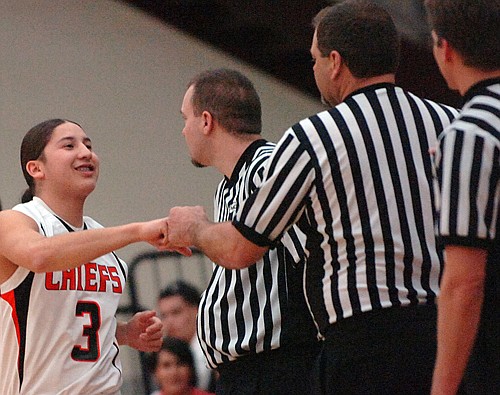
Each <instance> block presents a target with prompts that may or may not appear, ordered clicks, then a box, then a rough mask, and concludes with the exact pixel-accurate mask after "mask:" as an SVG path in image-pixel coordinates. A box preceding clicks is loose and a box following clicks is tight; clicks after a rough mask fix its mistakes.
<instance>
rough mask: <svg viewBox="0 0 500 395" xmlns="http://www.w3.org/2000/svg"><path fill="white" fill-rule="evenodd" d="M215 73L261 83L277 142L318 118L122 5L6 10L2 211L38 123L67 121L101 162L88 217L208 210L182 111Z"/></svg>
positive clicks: (92, 2) (86, 1) (43, 0)
mask: <svg viewBox="0 0 500 395" xmlns="http://www.w3.org/2000/svg"><path fill="white" fill-rule="evenodd" d="M215 67H231V68H236V69H238V70H240V71H242V72H244V73H245V74H246V75H248V76H249V77H250V79H251V80H252V81H253V82H254V84H255V86H256V88H257V91H258V92H259V94H260V96H261V100H262V106H263V124H264V131H263V135H264V137H266V138H268V139H269V140H272V141H277V139H278V138H279V136H280V135H281V134H282V133H283V131H284V130H285V129H286V128H287V127H289V126H290V125H291V124H293V123H294V122H296V121H298V120H299V119H301V118H303V117H306V116H308V115H310V114H312V113H314V112H316V111H318V110H319V109H321V106H320V104H319V101H318V100H312V99H311V98H309V97H306V96H304V95H302V94H300V93H299V92H297V91H295V90H293V89H291V88H289V87H287V86H284V85H282V84H280V83H279V82H278V81H276V80H274V79H273V78H271V77H269V76H267V75H265V74H263V73H261V72H258V71H256V70H253V69H251V68H249V66H247V65H245V64H242V63H240V62H238V61H237V60H235V59H233V58H231V57H228V56H226V55H224V54H223V53H221V52H218V51H216V50H214V49H213V48H210V47H207V46H206V45H204V44H202V43H201V42H198V41H195V40H193V39H192V38H190V37H188V36H186V35H185V34H183V33H181V32H179V31H177V30H175V29H173V28H170V27H168V26H165V25H164V24H163V23H161V22H160V21H158V20H156V19H154V18H152V17H150V16H148V15H146V14H144V13H142V12H140V11H138V10H136V9H133V8H130V7H128V6H126V5H124V4H122V3H120V2H117V1H112V0H82V1H77V0H36V1H34V0H0V95H1V96H0V97H1V99H0V169H1V172H0V199H1V201H2V204H3V207H4V209H5V208H9V207H12V206H13V205H15V204H16V203H18V201H19V199H20V196H21V194H22V192H23V191H24V189H25V188H26V186H25V182H24V179H23V176H22V172H21V169H20V166H19V146H20V143H21V140H22V137H23V136H24V134H25V133H26V131H27V130H28V129H29V128H31V127H32V126H33V125H35V124H37V123H39V122H41V121H43V120H46V119H49V118H56V117H57V118H59V117H61V118H68V119H71V120H75V121H77V122H79V123H80V124H81V125H82V126H83V127H84V129H85V130H86V132H87V133H88V134H89V135H90V136H91V138H92V140H93V144H94V148H95V150H96V151H97V153H98V154H99V156H100V158H101V178H100V180H99V186H98V188H97V189H96V191H95V192H94V193H93V195H92V196H91V197H90V198H89V200H88V204H87V206H86V213H87V214H88V215H91V216H92V217H94V218H96V219H97V220H99V221H100V222H101V223H103V224H104V225H107V226H111V225H116V224H120V223H124V222H129V221H139V220H146V219H151V218H155V217H159V216H165V215H166V214H167V212H168V209H169V208H170V207H171V206H174V205H193V204H200V205H203V206H205V207H207V209H208V210H209V212H211V210H212V194H213V190H214V187H215V185H216V183H217V182H218V181H219V179H220V176H219V175H218V174H217V173H216V172H215V171H214V170H213V169H195V168H194V167H193V166H192V165H191V163H190V159H189V157H188V155H187V150H186V149H185V143H184V139H183V137H182V135H181V129H182V125H183V122H182V118H181V116H180V112H179V110H180V105H181V101H182V97H183V95H184V90H185V86H186V83H187V82H188V80H189V79H190V78H191V77H192V76H193V75H194V74H195V73H197V72H199V71H202V70H204V69H207V68H215ZM290 67H293V65H290ZM148 250H149V246H148V245H147V244H139V245H134V246H131V247H127V248H124V249H122V250H120V251H119V254H120V255H121V256H122V257H123V258H124V259H126V260H130V259H132V258H133V257H134V256H136V254H138V253H140V252H143V251H148ZM127 355H128V354H127V352H126V353H125V358H127ZM131 358H132V359H133V358H134V357H131ZM134 361H135V360H134ZM125 362H126V363H125V365H126V375H125V376H126V380H127V383H128V384H127V385H129V387H127V386H126V387H125V388H124V395H126V394H127V393H131V394H132V393H134V392H133V390H129V392H126V391H127V390H126V388H131V387H130V382H132V381H134V380H136V379H137V375H138V372H137V371H134V369H135V366H134V365H136V363H135V362H133V363H127V361H125Z"/></svg>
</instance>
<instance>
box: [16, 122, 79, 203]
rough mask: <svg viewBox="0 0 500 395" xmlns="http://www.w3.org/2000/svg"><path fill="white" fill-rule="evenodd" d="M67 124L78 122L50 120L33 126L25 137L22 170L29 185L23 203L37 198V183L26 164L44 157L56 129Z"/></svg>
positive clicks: (22, 146) (22, 199)
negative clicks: (34, 197)
mask: <svg viewBox="0 0 500 395" xmlns="http://www.w3.org/2000/svg"><path fill="white" fill-rule="evenodd" d="M66 122H71V123H74V124H77V123H76V122H73V121H68V120H66V119H59V118H56V119H49V120H47V121H44V122H41V123H39V124H38V125H35V126H33V127H32V128H31V129H30V130H29V131H28V132H27V133H26V135H25V136H24V138H23V142H22V143H21V169H22V171H23V175H24V179H25V180H26V183H27V184H28V189H27V190H26V191H25V192H24V194H23V196H22V198H21V201H22V202H23V203H26V202H29V201H30V200H32V199H33V196H35V181H34V180H33V177H31V175H30V174H29V173H28V171H27V170H26V164H27V163H28V162H29V161H30V160H36V159H39V158H40V157H41V156H42V154H43V150H44V149H45V146H46V145H47V143H48V142H49V140H50V138H51V136H52V133H53V132H54V129H55V128H56V127H58V126H59V125H62V124H63V123H66ZM77 125H78V124H77Z"/></svg>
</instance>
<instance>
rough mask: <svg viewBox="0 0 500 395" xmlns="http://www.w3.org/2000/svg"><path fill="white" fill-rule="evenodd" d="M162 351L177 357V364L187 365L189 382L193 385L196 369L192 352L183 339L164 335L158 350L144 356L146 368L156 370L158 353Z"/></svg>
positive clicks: (152, 371) (194, 383)
mask: <svg viewBox="0 0 500 395" xmlns="http://www.w3.org/2000/svg"><path fill="white" fill-rule="evenodd" d="M162 351H168V352H171V353H172V354H174V355H175V356H176V357H177V359H178V360H179V364H181V365H186V366H189V368H190V370H191V380H190V384H191V386H193V387H194V386H196V381H197V380H196V377H197V376H196V369H195V367H194V359H193V354H192V353H191V348H190V347H189V344H188V343H186V342H185V341H184V340H181V339H177V338H174V337H164V338H163V344H162V345H161V348H160V351H158V352H155V353H151V354H149V355H148V357H147V358H146V361H147V362H146V363H147V366H148V370H149V371H150V372H151V373H154V371H155V370H156V365H157V364H158V354H159V353H160V352H162Z"/></svg>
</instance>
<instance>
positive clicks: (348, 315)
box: [168, 0, 457, 394]
mask: <svg viewBox="0 0 500 395" xmlns="http://www.w3.org/2000/svg"><path fill="white" fill-rule="evenodd" d="M314 27H315V31H314V36H313V40H312V45H311V55H312V58H313V62H314V67H313V69H314V75H315V79H316V84H317V86H318V88H319V91H320V92H321V95H322V97H323V99H324V101H325V102H326V103H328V104H329V105H330V106H331V108H330V109H329V110H327V111H324V112H320V113H319V114H316V115H313V116H311V117H309V118H307V119H304V120H302V121H300V122H299V123H297V124H295V125H293V126H292V127H291V128H290V129H288V130H287V131H286V132H285V134H284V136H283V137H282V139H281V140H280V141H279V142H278V144H277V146H276V148H275V150H274V152H273V154H272V156H271V158H270V160H269V164H268V165H267V166H266V174H265V181H264V182H263V183H262V184H261V185H260V187H259V189H258V190H257V191H256V192H255V193H254V194H252V195H251V196H250V197H249V198H248V199H247V200H246V202H245V204H244V205H243V206H242V207H241V208H240V210H239V211H238V213H237V215H236V216H235V218H234V220H233V221H232V222H224V223H221V224H214V223H210V222H209V221H208V220H207V217H206V215H205V213H204V211H203V209H201V208H200V207H195V208H173V209H172V210H171V211H170V215H169V219H168V222H169V244H170V246H171V247H174V246H191V245H195V246H197V247H198V248H200V249H201V250H203V251H204V252H205V253H206V254H207V255H208V256H210V257H211V258H212V259H213V260H214V261H215V262H217V263H218V264H220V265H222V266H229V267H232V268H241V267H245V266H247V265H249V264H250V263H251V262H254V261H255V260H257V259H259V258H260V257H261V256H262V254H264V253H265V252H266V251H267V250H268V248H269V247H270V246H272V245H274V244H275V243H276V242H278V241H279V240H280V238H281V237H282V235H283V234H284V232H285V231H286V230H287V229H288V228H289V227H290V226H291V225H292V224H294V223H297V224H298V226H299V227H300V229H301V230H302V231H303V232H304V233H305V234H306V237H307V240H306V266H305V284H304V288H305V292H306V297H307V301H308V304H309V307H310V309H311V312H312V314H313V316H314V320H315V323H316V325H317V327H318V328H319V331H320V333H321V336H322V337H323V339H324V341H323V349H322V352H321V355H320V360H319V368H318V371H317V377H318V379H319V388H318V389H317V390H316V393H323V394H368V393H369V394H426V393H427V394H428V393H429V391H430V387H431V380H432V370H433V364H434V358H435V347H436V338H435V336H436V334H435V331H436V306H435V302H436V296H437V294H438V291H439V287H438V282H439V275H440V272H441V264H442V260H441V253H440V251H439V250H438V248H437V246H436V239H435V236H434V226H433V225H434V223H433V222H434V207H433V194H434V191H433V188H432V170H431V160H430V156H429V148H430V147H434V146H435V144H436V141H437V136H438V134H439V133H440V132H441V131H442V130H443V128H444V127H446V126H448V125H449V124H450V122H451V121H452V119H453V118H454V117H455V116H456V115H457V111H456V110H454V109H452V108H450V107H446V106H443V105H440V104H436V103H434V102H432V101H429V100H423V99H420V98H418V97H417V96H415V95H413V94H411V93H409V92H406V91H404V90H403V89H401V88H400V87H398V86H396V85H395V71H396V68H397V65H398V56H399V40H398V34H397V31H396V28H395V26H394V23H393V21H392V19H391V18H390V16H389V15H388V14H387V13H386V12H385V11H384V10H383V9H382V8H381V7H379V6H377V5H376V4H375V3H370V2H367V1H354V0H347V1H344V2H341V3H338V4H336V5H334V6H331V7H328V8H326V9H324V10H322V11H321V12H320V13H319V14H318V15H317V16H316V18H315V20H314Z"/></svg>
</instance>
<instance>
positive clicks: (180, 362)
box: [148, 337, 212, 395]
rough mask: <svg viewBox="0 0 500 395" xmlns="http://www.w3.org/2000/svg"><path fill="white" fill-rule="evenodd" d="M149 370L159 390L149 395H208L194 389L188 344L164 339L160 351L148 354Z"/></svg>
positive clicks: (169, 338)
mask: <svg viewBox="0 0 500 395" xmlns="http://www.w3.org/2000/svg"><path fill="white" fill-rule="evenodd" d="M148 362H149V363H148V365H149V370H150V372H151V374H152V375H154V377H155V379H156V381H157V384H158V386H159V390H157V391H155V392H153V393H152V394H151V395H210V394H212V393H211V392H206V391H203V390H201V389H199V388H198V387H196V369H195V366H194V360H193V355H192V353H191V350H190V347H189V344H188V343H186V342H185V341H183V340H181V339H176V338H173V337H166V338H164V339H163V344H162V346H161V349H160V351H158V352H156V353H153V354H150V359H149V361H148Z"/></svg>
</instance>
